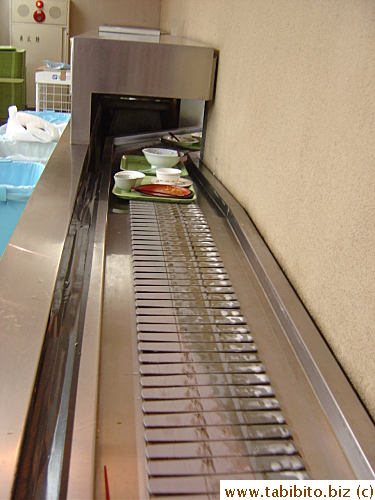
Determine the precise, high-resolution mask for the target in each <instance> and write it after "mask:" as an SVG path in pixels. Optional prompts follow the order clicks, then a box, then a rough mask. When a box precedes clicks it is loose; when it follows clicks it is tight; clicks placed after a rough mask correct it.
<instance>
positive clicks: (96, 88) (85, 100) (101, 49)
mask: <svg viewBox="0 0 375 500" xmlns="http://www.w3.org/2000/svg"><path fill="white" fill-rule="evenodd" d="M216 62H217V54H216V52H215V50H214V49H213V48H212V47H208V46H204V45H202V44H198V43H196V42H192V41H190V40H186V39H183V38H178V37H174V36H170V35H162V36H161V37H160V42H159V43H147V42H133V41H132V42H128V41H124V40H116V39H105V38H102V37H99V36H98V34H97V32H90V33H85V34H83V35H79V36H76V37H74V38H73V41H72V55H71V64H72V120H71V142H72V144H88V143H89V139H90V126H91V124H90V120H91V100H92V94H116V95H124V96H143V97H159V98H161V97H165V98H177V99H195V100H201V101H209V100H211V99H212V98H213V91H214V79H215V72H216ZM77 103H78V104H77Z"/></svg>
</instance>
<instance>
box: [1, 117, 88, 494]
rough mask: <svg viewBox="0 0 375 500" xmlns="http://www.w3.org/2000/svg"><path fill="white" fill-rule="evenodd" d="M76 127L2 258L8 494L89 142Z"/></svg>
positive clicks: (50, 164)
mask: <svg viewBox="0 0 375 500" xmlns="http://www.w3.org/2000/svg"><path fill="white" fill-rule="evenodd" d="M69 134H70V131H69V126H68V127H67V128H66V130H65V132H64V134H63V136H62V138H61V140H60V142H59V143H58V145H57V146H56V149H55V152H54V154H53V156H52V157H51V159H50V161H49V162H48V166H47V167H46V168H45V170H44V172H43V174H42V176H41V178H40V181H39V182H38V184H37V186H36V187H35V189H34V192H33V194H32V196H31V198H30V200H29V203H28V204H27V207H26V208H25V210H24V213H23V215H22V216H21V219H20V221H19V223H18V224H17V227H16V229H15V231H14V233H13V235H12V238H11V240H10V242H9V244H8V246H7V248H6V250H5V252H4V254H3V257H2V259H1V261H0V295H1V299H0V343H1V350H0V381H1V382H0V399H1V401H2V404H1V408H0V450H1V452H0V453H1V466H0V497H1V498H10V496H11V491H12V486H13V481H14V475H15V471H16V466H17V460H18V457H19V451H20V445H21V440H22V437H23V433H24V430H25V424H26V418H27V414H28V409H29V404H30V401H31V398H32V394H33V389H34V384H35V377H36V373H37V369H38V364H39V358H40V355H41V349H42V346H43V340H44V335H45V331H46V326H47V322H48V318H49V313H50V309H51V300H52V295H53V290H54V287H55V281H56V275H57V270H58V267H59V263H60V258H61V253H62V249H63V246H64V242H65V238H66V233H67V229H68V227H69V223H70V218H71V213H72V209H73V206H74V202H75V199H76V194H77V188H78V182H79V179H80V175H81V170H82V167H83V164H84V163H85V158H86V154H87V147H84V146H71V145H70V144H69V142H70V141H69Z"/></svg>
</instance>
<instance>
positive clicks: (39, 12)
mask: <svg viewBox="0 0 375 500" xmlns="http://www.w3.org/2000/svg"><path fill="white" fill-rule="evenodd" d="M33 17H34V19H35V21H36V22H37V23H42V22H43V21H44V20H45V18H46V15H45V13H44V12H43V11H42V10H36V11H35V12H34V14H33Z"/></svg>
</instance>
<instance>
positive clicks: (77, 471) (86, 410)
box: [67, 153, 111, 498]
mask: <svg viewBox="0 0 375 500" xmlns="http://www.w3.org/2000/svg"><path fill="white" fill-rule="evenodd" d="M104 156H105V153H104ZM102 173H103V178H102V181H101V186H100V199H99V203H98V209H97V216H96V225H95V239H94V250H93V257H92V266H91V274H90V285H89V291H88V298H87V305H86V317H85V325H84V331H83V342H82V350H81V360H80V367H79V377H78V387H77V396H76V406H75V413H74V424H73V437H72V448H71V456H70V466H69V480H68V491H67V498H93V497H94V485H95V477H94V474H95V452H96V434H97V411H98V408H97V405H98V391H99V360H100V340H101V328H102V302H103V283H104V267H105V246H106V232H107V215H108V187H109V183H110V173H111V172H110V169H108V168H107V169H102Z"/></svg>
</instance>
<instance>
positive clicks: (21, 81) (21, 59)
mask: <svg viewBox="0 0 375 500" xmlns="http://www.w3.org/2000/svg"><path fill="white" fill-rule="evenodd" d="M12 105H15V106H17V108H18V109H19V110H23V109H25V106H26V51H25V50H16V48H15V47H11V46H0V120H6V119H7V118H8V107H9V106H12Z"/></svg>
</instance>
